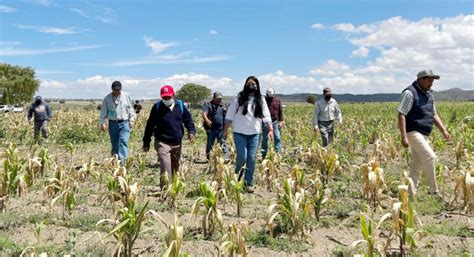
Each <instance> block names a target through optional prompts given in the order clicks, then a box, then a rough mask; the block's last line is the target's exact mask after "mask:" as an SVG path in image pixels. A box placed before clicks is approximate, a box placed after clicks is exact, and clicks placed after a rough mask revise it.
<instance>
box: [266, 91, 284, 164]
mask: <svg viewBox="0 0 474 257" xmlns="http://www.w3.org/2000/svg"><path fill="white" fill-rule="evenodd" d="M265 101H266V102H267V106H268V110H269V111H270V116H271V117H272V126H273V142H274V147H275V152H276V153H279V152H280V150H281V139H280V129H281V128H282V127H283V108H282V106H281V100H280V98H279V97H277V96H275V89H273V88H269V89H267V95H266V96H265ZM262 127H263V133H262V158H263V159H265V157H266V156H267V151H268V136H267V135H268V129H267V127H266V126H262Z"/></svg>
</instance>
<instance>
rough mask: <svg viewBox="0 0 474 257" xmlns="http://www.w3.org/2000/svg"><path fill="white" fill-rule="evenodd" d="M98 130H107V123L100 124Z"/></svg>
mask: <svg viewBox="0 0 474 257" xmlns="http://www.w3.org/2000/svg"><path fill="white" fill-rule="evenodd" d="M100 130H102V132H105V131H106V130H107V125H105V123H104V124H102V125H101V126H100Z"/></svg>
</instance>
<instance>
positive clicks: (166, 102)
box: [162, 98, 174, 107]
mask: <svg viewBox="0 0 474 257" xmlns="http://www.w3.org/2000/svg"><path fill="white" fill-rule="evenodd" d="M162 102H163V104H164V105H166V106H167V107H170V106H171V105H173V104H174V99H173V98H171V99H168V100H162Z"/></svg>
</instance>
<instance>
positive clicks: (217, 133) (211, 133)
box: [206, 128, 229, 159]
mask: <svg viewBox="0 0 474 257" xmlns="http://www.w3.org/2000/svg"><path fill="white" fill-rule="evenodd" d="M216 140H217V141H218V142H219V144H220V145H221V147H222V153H223V154H224V158H225V159H227V158H228V156H229V154H228V150H227V143H226V141H225V140H224V128H222V129H210V130H208V131H207V145H206V157H207V159H209V153H210V152H211V149H212V146H213V145H214V141H216Z"/></svg>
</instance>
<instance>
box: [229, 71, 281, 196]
mask: <svg viewBox="0 0 474 257" xmlns="http://www.w3.org/2000/svg"><path fill="white" fill-rule="evenodd" d="M262 123H263V124H264V126H266V127H267V128H268V137H269V138H270V140H273V127H272V119H271V117H270V111H269V110H268V106H267V103H266V102H265V97H263V96H262V95H261V93H260V83H259V81H258V79H257V78H256V77H254V76H250V77H248V78H247V79H246V80H245V84H244V88H243V90H242V91H240V92H239V94H238V95H237V97H235V98H234V99H233V100H232V102H231V104H230V106H229V108H228V109H227V114H226V117H225V125H224V139H227V133H228V130H229V127H230V125H231V124H233V131H234V143H235V149H236V152H237V161H236V164H235V172H236V173H238V174H239V180H240V179H241V178H242V176H243V175H244V174H245V187H246V188H247V192H249V193H253V189H252V180H253V173H254V171H255V160H256V158H257V148H258V142H259V136H260V132H261V131H262ZM244 165H245V168H244Z"/></svg>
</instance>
